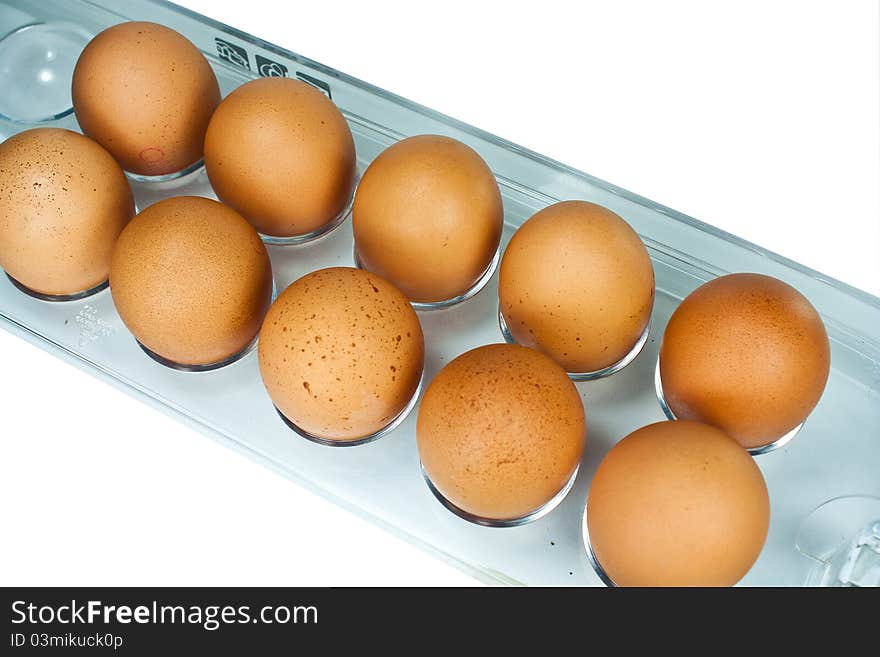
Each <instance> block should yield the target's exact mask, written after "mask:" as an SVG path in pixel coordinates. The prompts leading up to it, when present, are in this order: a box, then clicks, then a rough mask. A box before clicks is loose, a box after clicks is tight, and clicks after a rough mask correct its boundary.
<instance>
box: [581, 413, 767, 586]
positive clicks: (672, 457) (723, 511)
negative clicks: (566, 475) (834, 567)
mask: <svg viewBox="0 0 880 657" xmlns="http://www.w3.org/2000/svg"><path fill="white" fill-rule="evenodd" d="M586 523H587V529H588V533H589V538H590V544H591V546H592V549H593V554H594V555H595V556H596V560H597V561H598V562H599V564H600V565H601V567H602V568H603V569H604V570H605V572H606V574H607V575H608V576H609V577H610V578H611V580H612V581H613V582H614V583H615V584H617V585H618V586H732V585H733V584H735V583H736V582H738V581H739V580H740V579H741V578H742V577H743V575H745V574H746V573H747V572H748V571H749V569H750V568H751V567H752V565H753V564H754V563H755V561H756V560H757V558H758V555H759V554H760V553H761V549H762V547H763V546H764V541H765V540H766V538H767V530H768V527H769V523H770V501H769V498H768V497H767V487H766V485H765V484H764V477H763V476H762V475H761V471H760V470H759V469H758V466H757V465H755V461H754V459H752V458H751V456H749V454H748V452H746V451H745V450H744V449H743V448H742V447H740V446H739V445H738V444H737V443H736V441H734V440H733V439H732V438H730V437H729V436H728V435H727V434H725V433H724V432H722V431H721V430H719V429H717V428H715V427H711V426H708V425H705V424H700V423H697V422H688V421H677V422H658V423H656V424H650V425H648V426H646V427H643V428H641V429H639V430H637V431H634V432H633V433H631V434H630V435H628V436H627V437H626V438H624V439H623V440H621V441H620V442H619V443H618V444H617V445H615V446H614V447H613V448H612V449H611V450H610V451H609V452H608V453H607V454H606V455H605V458H603V459H602V462H601V463H600V464H599V467H598V469H597V470H596V474H595V476H594V477H593V481H592V483H591V484H590V491H589V495H588V498H587V510H586Z"/></svg>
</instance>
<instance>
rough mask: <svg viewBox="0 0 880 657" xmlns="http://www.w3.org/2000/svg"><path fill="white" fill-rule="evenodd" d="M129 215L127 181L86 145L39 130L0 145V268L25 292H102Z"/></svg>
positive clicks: (65, 134)
mask: <svg viewBox="0 0 880 657" xmlns="http://www.w3.org/2000/svg"><path fill="white" fill-rule="evenodd" d="M133 215H134V200H133V198H132V195H131V189H130V188H129V186H128V181H127V180H126V179H125V174H123V172H122V169H120V168H119V165H118V164H117V163H116V162H115V161H114V159H113V158H112V157H110V154H109V153H107V151H105V150H104V149H103V148H101V147H100V146H99V145H98V144H96V143H95V142H94V141H92V140H91V139H89V138H87V137H83V136H82V135H80V134H78V133H76V132H71V131H69V130H61V129H58V128H37V129H34V130H27V131H25V132H21V133H19V134H17V135H13V136H12V137H10V138H9V139H7V140H6V141H5V142H3V143H2V144H0V267H3V269H4V270H6V273H8V274H9V275H10V276H11V277H12V278H14V279H15V280H16V281H18V282H19V283H21V284H22V285H24V286H25V287H28V288H30V289H31V290H34V291H35V292H38V293H41V294H45V295H53V296H67V295H73V294H76V293H79V292H83V291H85V290H89V289H91V288H94V287H96V286H98V285H100V284H101V283H103V282H104V281H106V280H107V276H108V275H109V273H110V257H111V254H112V252H113V246H114V244H115V243H116V238H117V237H118V236H119V233H120V232H122V229H123V228H124V227H125V225H126V223H128V221H129V219H131V217H132V216H133Z"/></svg>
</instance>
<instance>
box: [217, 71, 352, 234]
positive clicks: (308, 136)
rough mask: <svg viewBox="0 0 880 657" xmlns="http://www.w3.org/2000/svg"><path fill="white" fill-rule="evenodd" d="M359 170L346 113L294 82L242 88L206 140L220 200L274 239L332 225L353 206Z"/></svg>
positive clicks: (219, 112) (269, 80) (227, 100)
mask: <svg viewBox="0 0 880 657" xmlns="http://www.w3.org/2000/svg"><path fill="white" fill-rule="evenodd" d="M356 164H357V163H356V160H355V149H354V139H353V138H352V135H351V130H350V129H349V127H348V124H347V123H346V122H345V118H344V117H343V116H342V112H340V111H339V109H338V108H337V107H336V105H334V104H333V101H331V100H330V99H329V98H327V97H326V96H325V95H324V94H322V93H321V92H320V91H318V90H317V89H315V88H314V87H312V86H311V85H309V84H306V83H305V82H300V81H299V80H291V79H289V78H276V77H273V78H262V79H259V80H253V81H251V82H248V83H246V84H243V85H242V86H240V87H238V88H237V89H236V90H235V91H233V92H232V93H231V94H229V96H227V97H226V98H225V99H224V100H223V102H222V103H220V106H219V107H218V108H217V111H216V112H215V113H214V116H213V118H212V119H211V123H210V125H209V126H208V133H207V136H206V138H205V166H206V168H207V172H208V178H210V180H211V185H212V186H213V187H214V191H215V192H216V193H217V196H218V197H219V198H220V199H221V200H223V201H224V202H225V203H228V204H229V205H231V206H232V207H234V208H235V209H237V210H238V211H239V212H240V213H241V214H242V215H243V216H244V217H245V218H247V220H248V221H250V222H251V223H252V224H253V225H254V226H255V227H256V229H257V230H259V231H260V232H261V233H263V234H264V235H271V236H274V237H295V236H302V235H308V234H309V233H313V232H315V231H318V230H320V229H322V228H323V227H325V226H327V225H328V224H332V222H333V221H334V220H335V219H336V218H337V217H338V216H339V215H340V214H342V212H343V211H344V210H345V208H346V206H347V205H348V202H349V200H350V199H351V194H352V191H353V188H354V182H355V175H356Z"/></svg>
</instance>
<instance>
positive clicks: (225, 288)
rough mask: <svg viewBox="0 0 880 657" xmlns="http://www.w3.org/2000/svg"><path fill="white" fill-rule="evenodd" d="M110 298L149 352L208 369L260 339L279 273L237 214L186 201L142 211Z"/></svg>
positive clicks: (116, 261)
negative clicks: (275, 275)
mask: <svg viewBox="0 0 880 657" xmlns="http://www.w3.org/2000/svg"><path fill="white" fill-rule="evenodd" d="M110 290H111V292H112V293H113V301H114V302H115V304H116V309H117V310H118V311H119V316H120V317H121V318H122V321H123V322H125V325H126V326H127V327H128V329H129V330H130V331H131V332H132V334H133V335H134V337H135V338H137V340H138V341H139V342H140V343H141V344H142V345H144V346H145V347H147V348H148V349H149V350H150V351H152V352H154V353H156V354H158V355H159V356H161V357H162V358H164V359H166V360H169V361H172V362H173V363H176V364H180V365H190V366H207V365H213V364H216V363H220V362H222V361H224V360H226V359H228V358H231V357H233V356H235V355H237V354H238V353H240V352H241V351H243V350H244V349H245V348H247V347H248V346H249V345H250V343H251V342H253V340H254V338H256V336H257V333H258V332H259V330H260V325H261V322H262V321H263V317H264V316H265V314H266V311H267V309H268V308H269V304H270V302H271V299H272V268H271V266H270V263H269V255H268V254H267V253H266V248H265V247H264V246H263V242H262V241H261V240H260V237H259V235H257V232H256V231H255V230H254V229H253V227H252V226H251V225H250V224H249V223H248V222H247V221H245V220H244V218H243V217H242V216H241V215H239V214H238V213H237V212H236V211H235V210H233V209H232V208H229V207H227V206H225V205H223V204H222V203H218V202H217V201H213V200H211V199H207V198H200V197H196V196H178V197H174V198H169V199H166V200H164V201H160V202H158V203H156V204H155V205H151V206H150V207H148V208H147V209H146V210H144V211H142V212H141V213H140V214H138V215H137V216H136V217H135V218H134V219H133V220H132V222H131V223H130V224H129V225H128V227H127V228H126V229H125V230H124V231H123V233H122V235H120V237H119V241H118V243H117V245H116V250H115V251H114V253H113V262H112V265H111V269H110Z"/></svg>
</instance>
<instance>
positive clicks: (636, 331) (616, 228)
mask: <svg viewBox="0 0 880 657" xmlns="http://www.w3.org/2000/svg"><path fill="white" fill-rule="evenodd" d="M498 295H499V302H500V308H501V313H502V314H503V316H504V321H505V323H506V324H507V328H508V331H509V332H510V334H511V335H512V337H513V338H514V340H516V342H517V343H519V344H521V345H525V346H527V347H532V348H535V349H539V350H540V351H543V352H544V353H546V354H547V355H548V356H550V357H551V358H553V359H554V360H555V361H556V362H557V363H559V364H560V365H562V367H563V368H564V369H565V370H566V371H567V372H575V373H581V372H594V371H598V370H602V369H604V368H606V367H609V366H610V365H613V364H615V363H617V362H618V361H620V360H621V359H622V358H623V357H624V356H626V355H627V354H628V353H629V352H630V351H631V350H632V349H633V347H634V346H635V344H636V343H637V342H638V340H639V338H640V337H641V336H642V334H643V333H644V332H645V330H646V329H647V326H648V323H649V322H650V321H651V310H652V308H653V306H654V268H653V265H652V264H651V258H650V256H649V255H648V251H647V249H646V248H645V245H644V244H643V243H642V241H641V240H640V239H639V236H638V235H637V234H636V232H635V231H634V230H633V229H632V228H631V227H630V226H629V224H627V223H626V222H625V221H624V220H623V219H622V218H621V217H619V216H618V215H616V214H615V213H613V212H612V211H611V210H608V209H607V208H603V207H602V206H600V205H596V204H595V203H588V202H586V201H563V202H561V203H555V204H554V205H550V206H548V207H546V208H544V209H543V210H540V211H539V212H537V213H536V214H534V215H533V216H532V217H531V218H529V219H528V220H527V221H526V222H525V223H524V224H523V225H522V226H521V227H520V228H519V230H517V231H516V233H515V234H514V235H513V238H512V239H511V240H510V244H508V246H507V249H506V251H505V252H504V257H503V258H502V259H501V269H500V272H499V278H498Z"/></svg>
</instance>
